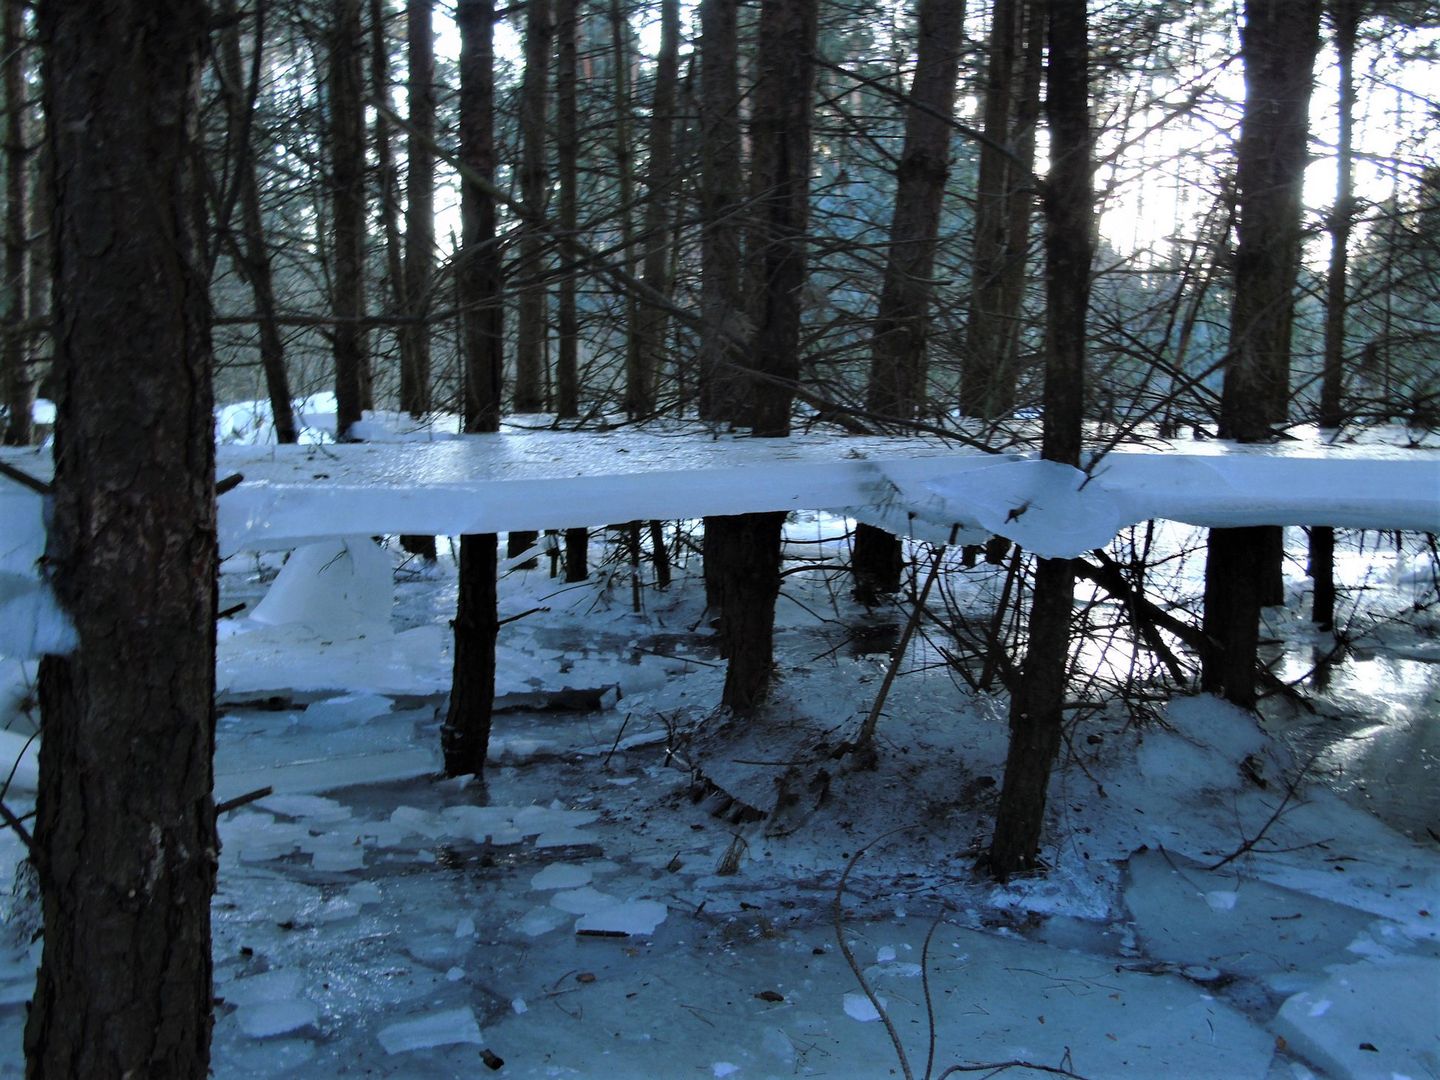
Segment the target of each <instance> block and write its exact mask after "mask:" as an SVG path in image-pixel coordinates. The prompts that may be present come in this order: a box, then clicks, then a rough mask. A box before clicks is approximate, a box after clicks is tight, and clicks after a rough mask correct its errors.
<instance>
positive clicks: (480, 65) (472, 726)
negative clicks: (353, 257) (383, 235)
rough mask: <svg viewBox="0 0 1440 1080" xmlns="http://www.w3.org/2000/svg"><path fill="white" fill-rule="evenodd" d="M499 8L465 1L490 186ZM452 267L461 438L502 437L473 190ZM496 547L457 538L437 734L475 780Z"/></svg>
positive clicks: (473, 154)
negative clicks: (447, 665) (449, 658)
mask: <svg viewBox="0 0 1440 1080" xmlns="http://www.w3.org/2000/svg"><path fill="white" fill-rule="evenodd" d="M494 14H495V13H494V3H493V0H460V3H459V5H458V6H457V8H456V11H455V21H456V24H457V25H458V27H459V29H460V160H461V161H462V162H463V163H464V164H465V165H466V166H467V167H468V168H469V169H471V170H473V171H474V172H475V173H476V174H478V175H479V176H480V177H482V178H484V179H485V180H493V178H494V175H495V136H494V110H495V81H494V80H495V51H494V42H493V36H492V35H493V22H494ZM460 214H461V228H462V229H463V236H462V244H463V247H462V248H461V251H460V258H459V260H458V264H457V267H456V272H457V275H458V282H457V292H458V293H459V300H460V307H461V319H462V335H463V337H462V347H463V350H464V355H463V357H462V362H463V365H464V383H465V388H464V398H465V430H466V432H468V433H482V432H496V431H499V430H500V410H501V372H502V370H503V366H504V358H505V339H504V322H503V309H502V307H501V289H502V279H501V269H500V252H499V246H498V243H497V239H496V232H495V200H494V199H493V198H492V197H491V196H490V195H488V194H487V193H485V192H484V191H481V190H479V189H478V188H476V187H475V185H473V184H464V186H463V187H462V190H461V203H460ZM497 563H498V559H497V542H496V538H495V534H494V533H483V534H476V535H472V536H462V537H461V538H460V568H459V574H460V581H459V595H458V600H457V606H456V610H455V623H454V627H455V666H454V673H453V676H452V679H451V687H450V706H449V709H448V711H447V712H446V714H445V722H444V724H443V725H442V727H441V730H440V742H441V749H442V750H443V752H444V755H445V774H446V775H447V776H463V775H469V774H474V775H477V776H478V775H479V774H480V773H481V771H482V770H483V769H484V767H485V755H486V753H487V752H488V750H489V746H490V721H491V715H492V712H493V709H494V705H495V638H496V635H497V634H498V633H499V629H500V619H499V615H498V613H497V610H496V595H495V574H496V569H497Z"/></svg>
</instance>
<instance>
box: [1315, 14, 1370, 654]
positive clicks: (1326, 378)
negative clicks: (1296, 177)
mask: <svg viewBox="0 0 1440 1080" xmlns="http://www.w3.org/2000/svg"><path fill="white" fill-rule="evenodd" d="M1330 7H1331V11H1332V18H1333V20H1334V23H1335V56H1336V59H1337V61H1338V63H1337V64H1336V67H1337V69H1338V74H1339V81H1340V104H1339V112H1340V139H1339V142H1338V144H1337V145H1336V147H1335V164H1336V172H1337V174H1338V175H1337V176H1336V180H1335V206H1334V209H1333V210H1332V211H1331V214H1330V273H1329V276H1328V278H1327V280H1326V287H1325V366H1324V371H1323V373H1322V375H1321V380H1320V417H1319V420H1320V427H1321V428H1324V429H1327V430H1330V431H1335V432H1337V433H1338V431H1339V428H1340V425H1341V424H1343V423H1344V422H1345V411H1344V392H1345V321H1346V319H1345V315H1346V305H1347V300H1346V274H1347V271H1348V265H1349V246H1350V230H1351V226H1352V225H1353V224H1354V221H1355V177H1354V161H1355V38H1356V36H1357V35H1358V33H1359V29H1360V0H1331V4H1330ZM1310 577H1311V579H1312V580H1313V581H1314V583H1315V591H1314V596H1313V598H1312V599H1313V602H1312V605H1311V613H1310V618H1311V621H1312V622H1314V623H1315V624H1316V625H1317V626H1318V627H1320V629H1322V630H1329V629H1330V628H1331V627H1332V626H1333V625H1334V624H1335V530H1334V529H1333V528H1332V527H1331V526H1329V525H1317V526H1315V527H1314V528H1312V529H1311V530H1310Z"/></svg>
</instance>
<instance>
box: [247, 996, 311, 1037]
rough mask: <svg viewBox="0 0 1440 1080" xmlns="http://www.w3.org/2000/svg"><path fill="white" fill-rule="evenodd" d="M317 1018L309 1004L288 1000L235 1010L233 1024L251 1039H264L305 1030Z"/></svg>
mask: <svg viewBox="0 0 1440 1080" xmlns="http://www.w3.org/2000/svg"><path fill="white" fill-rule="evenodd" d="M319 1017H320V1010H319V1009H318V1008H317V1007H316V1006H315V1003H314V1002H313V1001H306V1000H304V999H303V998H291V999H288V1000H284V1001H259V1002H256V1003H255V1004H253V1005H242V1006H240V1008H239V1009H237V1010H235V1022H236V1023H237V1024H239V1025H240V1030H241V1031H243V1032H244V1033H245V1034H246V1035H249V1036H250V1037H251V1038H252V1039H268V1038H271V1037H272V1036H275V1035H286V1034H288V1033H289V1032H292V1031H299V1030H300V1029H301V1028H303V1027H309V1026H310V1025H311V1024H313V1023H315V1021H316V1020H317V1019H319Z"/></svg>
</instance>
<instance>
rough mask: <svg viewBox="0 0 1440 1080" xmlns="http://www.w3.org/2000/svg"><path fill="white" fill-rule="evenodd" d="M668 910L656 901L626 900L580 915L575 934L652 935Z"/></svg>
mask: <svg viewBox="0 0 1440 1080" xmlns="http://www.w3.org/2000/svg"><path fill="white" fill-rule="evenodd" d="M667 913H668V909H667V908H666V907H665V905H664V904H662V903H660V902H659V901H658V900H627V901H624V902H623V903H618V904H614V905H612V906H610V907H606V908H602V909H600V910H598V911H591V912H588V913H587V914H585V915H582V916H581V917H580V918H579V919H577V920H576V922H575V930H576V932H577V933H585V932H587V931H588V932H590V933H602V934H631V935H635V936H640V935H645V934H653V933H654V932H655V927H657V926H659V925H660V924H661V923H662V922H664V921H665V916H666V914H667Z"/></svg>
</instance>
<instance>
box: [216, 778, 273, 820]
mask: <svg viewBox="0 0 1440 1080" xmlns="http://www.w3.org/2000/svg"><path fill="white" fill-rule="evenodd" d="M274 794H275V789H274V788H272V787H270V786H268V785H267V786H265V787H262V788H256V789H255V790H254V791H247V792H246V793H245V794H244V795H236V796H235V797H234V798H233V799H226V800H225V801H224V802H222V803H216V804H215V816H216V817H219V816H220V815H221V814H226V813H229V812H230V811H231V810H238V809H239V808H240V807H242V806H248V805H249V804H250V803H252V802H259V801H260V800H261V799H263V798H265V797H266V796H268V795H274Z"/></svg>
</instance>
